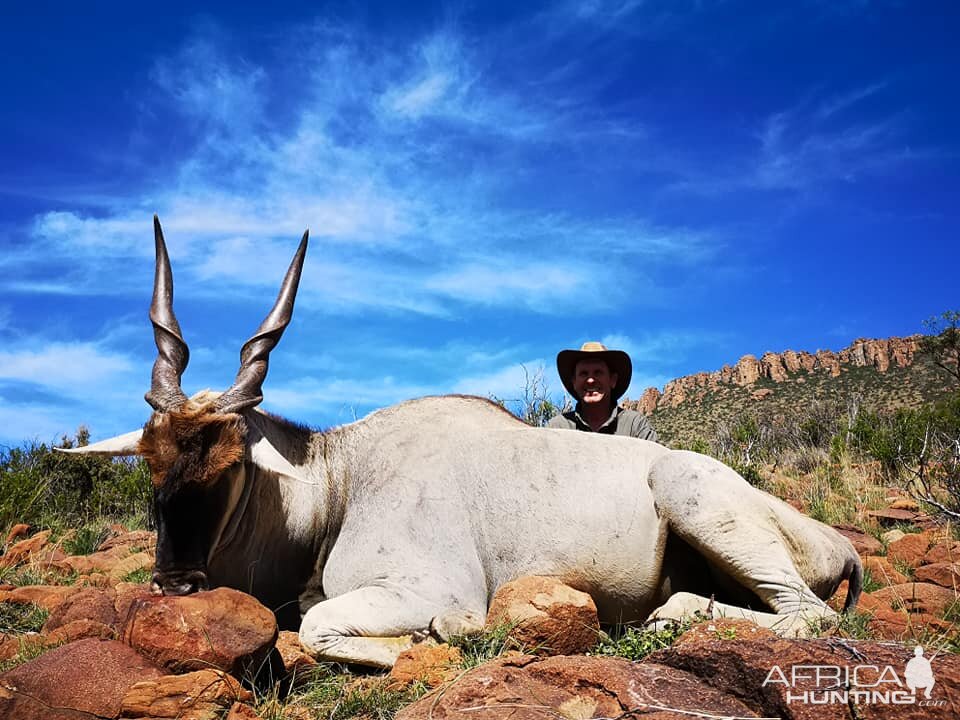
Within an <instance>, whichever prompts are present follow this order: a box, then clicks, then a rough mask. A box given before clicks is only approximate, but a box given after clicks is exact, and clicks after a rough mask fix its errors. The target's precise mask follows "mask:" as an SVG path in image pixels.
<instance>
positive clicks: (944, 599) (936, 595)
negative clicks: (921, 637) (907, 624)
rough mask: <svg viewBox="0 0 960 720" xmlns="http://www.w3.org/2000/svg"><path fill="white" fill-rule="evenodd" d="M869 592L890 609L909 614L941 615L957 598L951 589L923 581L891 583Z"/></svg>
mask: <svg viewBox="0 0 960 720" xmlns="http://www.w3.org/2000/svg"><path fill="white" fill-rule="evenodd" d="M870 594H871V595H872V596H873V598H874V599H875V600H879V601H881V602H882V603H884V604H885V605H886V606H888V607H889V608H890V609H891V610H906V611H907V612H908V613H911V614H916V613H923V614H926V615H932V616H934V617H939V616H942V615H943V613H944V611H945V610H946V609H947V608H949V607H951V606H952V605H953V604H954V603H955V602H956V600H957V596H956V593H954V592H953V590H950V589H948V588H944V587H940V586H939V585H933V584H932V583H925V582H911V583H904V584H902V585H891V586H890V587H885V588H882V589H880V590H876V591H874V592H872V593H870Z"/></svg>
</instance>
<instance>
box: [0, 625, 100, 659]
mask: <svg viewBox="0 0 960 720" xmlns="http://www.w3.org/2000/svg"><path fill="white" fill-rule="evenodd" d="M116 635H117V633H116V631H115V630H114V629H113V628H110V627H107V626H106V625H103V624H102V623H98V622H96V621H95V620H73V621H71V622H68V623H66V624H65V625H61V626H60V627H58V628H56V629H55V630H52V631H50V632H42V633H33V632H31V633H24V634H22V635H6V636H4V638H3V640H2V641H0V660H10V659H12V658H15V657H16V656H17V655H21V654H24V655H27V656H34V655H38V654H40V653H42V652H43V651H44V650H48V649H49V648H55V647H60V646H61V645H66V644H67V643H71V642H74V641H76V640H82V639H84V638H98V639H100V640H114V639H115V638H116Z"/></svg>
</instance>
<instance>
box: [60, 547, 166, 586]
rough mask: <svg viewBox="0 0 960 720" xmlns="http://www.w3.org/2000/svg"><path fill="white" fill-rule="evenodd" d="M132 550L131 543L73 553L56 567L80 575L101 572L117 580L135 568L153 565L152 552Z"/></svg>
mask: <svg viewBox="0 0 960 720" xmlns="http://www.w3.org/2000/svg"><path fill="white" fill-rule="evenodd" d="M130 550H131V546H129V545H115V546H112V547H111V548H109V549H108V550H98V551H97V552H95V553H91V554H90V555H71V556H70V557H65V558H63V559H62V560H60V561H59V562H58V563H56V567H57V568H58V569H59V570H61V571H64V572H71V573H76V574H78V575H90V574H91V573H101V574H103V575H106V576H108V577H110V578H114V579H116V580H121V579H122V578H124V577H125V576H127V575H129V574H130V573H132V572H134V571H135V570H141V569H143V568H152V567H153V554H152V553H149V552H146V551H140V552H137V553H132V554H131V552H130Z"/></svg>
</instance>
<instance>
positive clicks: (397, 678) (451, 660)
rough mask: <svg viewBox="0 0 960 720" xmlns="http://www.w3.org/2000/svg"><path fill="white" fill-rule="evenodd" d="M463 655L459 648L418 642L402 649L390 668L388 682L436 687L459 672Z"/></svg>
mask: <svg viewBox="0 0 960 720" xmlns="http://www.w3.org/2000/svg"><path fill="white" fill-rule="evenodd" d="M462 660H463V655H462V654H461V653H460V649H459V648H455V647H450V646H449V645H447V644H446V643H444V644H442V645H430V644H427V643H419V644H417V645H414V646H413V647H412V648H409V649H408V650H404V651H403V652H402V653H400V656H399V657H398V658H397V662H396V663H394V665H393V668H392V669H391V670H390V676H389V677H390V684H391V686H392V687H395V688H400V687H404V686H406V685H409V684H410V683H414V682H422V683H424V684H425V685H428V686H429V687H437V686H439V685H442V684H443V683H445V682H447V681H449V680H453V679H454V678H455V677H456V676H457V675H459V674H460V672H461V669H460V663H461V662H462Z"/></svg>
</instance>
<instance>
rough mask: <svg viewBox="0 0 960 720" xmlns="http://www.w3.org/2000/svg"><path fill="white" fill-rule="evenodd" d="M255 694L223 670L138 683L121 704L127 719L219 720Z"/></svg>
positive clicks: (171, 676) (192, 673)
mask: <svg viewBox="0 0 960 720" xmlns="http://www.w3.org/2000/svg"><path fill="white" fill-rule="evenodd" d="M252 699H253V693H251V692H250V691H249V690H246V689H244V688H243V687H241V686H240V683H239V682H237V680H236V679H235V678H233V677H231V676H230V675H228V674H227V673H225V672H222V671H220V670H210V669H207V670H195V671H194V672H189V673H186V674H184V675H162V676H160V677H156V678H150V679H148V680H143V681H141V682H138V683H136V684H134V685H132V686H130V688H129V689H128V690H127V692H126V694H125V695H124V696H123V700H122V703H121V708H122V710H121V711H122V713H123V717H124V718H178V720H216V719H217V718H220V717H222V716H223V713H224V712H225V711H226V710H227V709H228V708H230V707H231V706H233V705H234V704H235V703H237V702H248V701H250V700H252ZM241 717H242V716H241Z"/></svg>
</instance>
